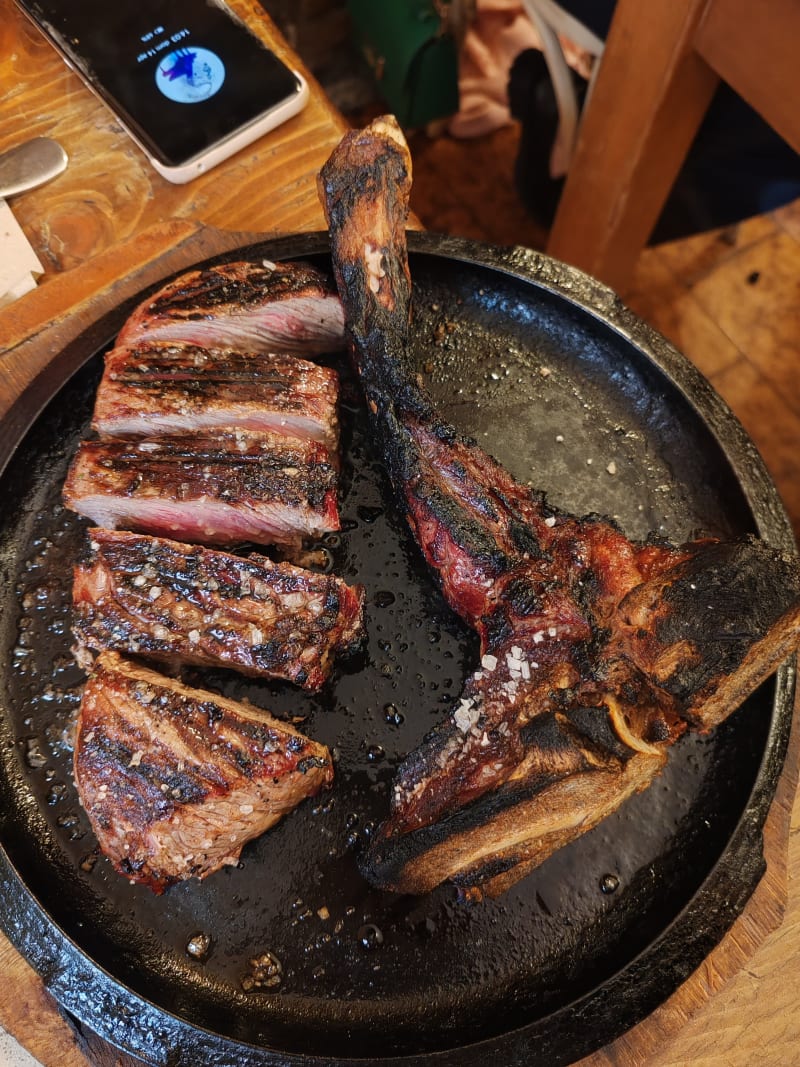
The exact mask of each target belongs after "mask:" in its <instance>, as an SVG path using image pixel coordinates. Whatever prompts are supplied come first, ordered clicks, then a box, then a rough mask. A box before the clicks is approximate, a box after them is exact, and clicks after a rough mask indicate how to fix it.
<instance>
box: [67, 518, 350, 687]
mask: <svg viewBox="0 0 800 1067" xmlns="http://www.w3.org/2000/svg"><path fill="white" fill-rule="evenodd" d="M88 540H89V550H88V553H87V558H86V559H85V560H84V561H82V562H80V563H79V564H78V565H77V566H76V567H75V581H74V584H73V594H72V596H73V612H72V619H73V622H72V629H73V633H74V635H75V638H76V646H75V650H74V651H75V654H76V658H77V659H78V662H79V663H80V664H81V666H83V667H84V668H85V669H86V670H87V671H88V670H91V668H92V664H93V660H94V656H93V653H98V652H102V651H103V650H105V649H112V650H114V651H117V652H125V653H130V654H133V655H138V656H144V657H146V658H148V659H156V660H161V661H165V662H166V663H168V664H170V665H178V664H197V665H201V666H214V667H230V668H233V669H235V670H237V671H240V672H241V673H243V674H247V675H253V676H258V677H268V678H280V679H284V680H286V681H290V682H294V683H295V684H296V685H300V686H303V688H305V689H310V690H314V689H319V688H320V686H321V685H322V684H323V683H324V682H325V680H326V679H327V678H328V676H329V675H330V672H331V669H332V667H333V662H334V657H335V656H338V655H346V654H347V653H348V652H350V651H352V650H354V649H355V648H356V647H357V646H358V645H359V644H360V643H361V641H362V639H363V636H364V629H363V617H362V616H363V607H364V590H363V587H362V586H355V587H351V586H348V585H347V584H346V583H345V582H343V581H342V580H341V579H340V578H337V577H336V576H335V575H332V574H316V573H314V572H312V571H307V570H302V569H301V568H299V567H293V566H292V565H291V564H289V563H273V562H272V561H271V560H268V559H266V558H264V557H263V556H257V557H251V558H249V559H244V558H242V557H240V556H233V555H230V554H229V553H227V552H219V551H215V550H214V549H208V548H201V547H199V546H197V545H187V544H181V543H179V542H177V541H171V540H167V539H165V538H158V537H149V536H147V535H145V534H134V533H127V532H122V531H113V530H103V529H91V530H89V534H88Z"/></svg>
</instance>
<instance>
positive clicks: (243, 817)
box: [74, 652, 333, 893]
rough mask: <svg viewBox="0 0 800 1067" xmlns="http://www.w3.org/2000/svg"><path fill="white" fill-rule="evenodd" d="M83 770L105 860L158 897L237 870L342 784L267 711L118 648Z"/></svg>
mask: <svg viewBox="0 0 800 1067" xmlns="http://www.w3.org/2000/svg"><path fill="white" fill-rule="evenodd" d="M74 772H75V781H76V784H77V787H78V793H79V796H80V799H81V803H82V804H83V806H84V808H85V809H86V812H87V814H88V816H89V820H90V822H91V825H92V829H93V831H94V833H95V835H96V837H97V840H98V843H99V844H100V847H101V849H102V851H103V853H104V854H105V855H106V856H107V857H108V858H109V859H110V860H111V862H112V864H113V865H114V867H115V868H116V869H117V870H118V871H119V872H120V873H121V874H123V875H125V876H126V877H128V878H130V879H131V880H133V881H136V882H141V883H143V884H145V885H147V886H149V887H150V888H151V889H152V890H153V891H154V892H156V893H161V892H163V891H164V890H165V889H166V888H168V887H169V886H170V885H172V884H174V883H175V882H178V881H181V880H184V879H187V878H190V877H198V878H205V877H206V876H207V875H209V874H211V873H213V872H214V871H216V870H218V869H219V868H220V867H221V866H223V865H225V864H233V863H236V862H238V859H239V855H240V853H241V850H242V847H243V846H244V845H245V844H246V843H247V842H248V841H250V840H252V839H253V838H254V837H257V836H259V835H260V834H262V833H263V832H264V831H265V830H267V829H269V828H270V827H271V826H273V825H274V824H275V823H276V822H278V821H279V819H280V818H281V817H282V816H283V815H284V814H286V813H287V812H288V811H290V810H292V809H293V808H294V807H296V805H297V804H298V803H300V801H301V800H303V799H305V798H306V797H308V796H313V795H314V794H315V793H317V792H318V791H319V790H320V789H321V788H323V787H325V786H328V785H330V783H331V781H332V777H333V769H332V763H331V759H330V754H329V752H328V750H327V749H326V748H325V747H324V746H323V745H319V744H317V743H316V742H314V741H311V740H309V739H308V738H306V737H303V735H302V734H300V733H298V731H297V730H295V729H293V728H292V727H291V726H288V725H286V724H285V723H282V722H280V721H279V720H277V719H274V718H272V717H271V716H270V715H269V714H268V713H267V712H264V711H261V710H260V709H258V708H254V707H252V706H249V705H244V704H237V703H236V702H234V701H232V700H228V699H226V698H224V697H219V696H216V695H215V694H213V693H209V692H204V691H202V690H196V689H190V688H189V687H187V686H185V685H182V684H181V683H180V682H178V681H176V680H174V679H168V678H164V677H162V676H161V675H159V674H156V673H155V672H154V671H151V670H149V669H147V668H144V667H139V666H135V665H133V664H132V663H129V662H128V661H126V660H124V659H122V658H121V657H120V656H118V655H117V654H116V653H114V652H104V653H103V654H102V655H101V656H100V657H99V658H98V660H97V663H96V665H95V669H94V671H93V673H92V674H91V676H90V677H89V680H88V682H87V684H86V688H85V691H84V695H83V700H82V702H81V708H80V712H79V716H78V723H77V732H76V743H75V753H74Z"/></svg>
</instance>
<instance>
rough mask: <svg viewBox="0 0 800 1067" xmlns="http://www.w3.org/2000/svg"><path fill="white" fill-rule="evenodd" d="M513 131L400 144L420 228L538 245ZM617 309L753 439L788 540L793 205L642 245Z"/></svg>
mask: <svg viewBox="0 0 800 1067" xmlns="http://www.w3.org/2000/svg"><path fill="white" fill-rule="evenodd" d="M517 137H518V134H517V131H516V130H515V128H513V127H509V128H507V129H505V130H498V131H496V132H495V133H494V134H491V135H489V136H488V137H485V138H481V139H478V140H475V141H454V140H452V139H450V138H448V137H439V138H436V139H435V140H430V139H428V138H426V137H424V136H422V135H418V136H416V137H415V138H413V139H412V145H411V146H412V153H413V158H414V190H413V193H412V207H413V208H414V210H415V211H416V212H417V214H418V216H419V217H420V219H421V221H422V222H423V223H424V224H425V226H427V227H428V228H429V229H432V230H437V231H439V232H444V233H451V234H459V235H461V236H464V237H474V238H478V239H483V240H487V241H493V242H496V243H498V244H525V245H528V246H530V247H534V248H543V247H544V241H545V239H546V234H545V233H544V231H543V230H542V228H541V226H539V225H538V224H537V223H536V222H534V221H533V220H532V219H531V218H530V216H529V214H528V213H527V212H526V210H525V208H524V206H523V204H522V202H521V201H520V199H519V197H518V196H517V194H516V192H515V190H514V183H513V164H514V158H515V154H516V146H517ZM626 302H627V303H628V304H629V305H630V306H631V307H632V308H633V310H634V311H636V312H637V313H638V314H639V315H641V316H642V318H644V319H645V320H646V321H647V322H648V323H650V325H652V326H654V327H655V328H656V329H658V330H660V331H661V333H663V334H664V335H665V336H666V337H667V338H669V340H670V341H672V343H673V344H674V345H675V346H676V347H677V348H679V349H680V350H681V351H682V352H683V353H684V354H685V355H686V356H688V357H689V359H691V360H692V361H693V362H694V363H695V365H696V366H697V367H698V368H699V369H700V370H701V371H702V372H703V374H705V375H706V377H707V378H709V379H710V381H711V382H712V384H713V385H714V387H715V388H716V389H717V391H718V392H719V393H720V394H721V395H722V397H723V398H724V399H725V400H726V401H727V403H728V404H729V405H730V407H731V408H732V409H733V411H734V412H735V413H736V415H737V416H738V417H739V419H740V420H741V422H742V423H743V424H744V426H745V429H746V430H747V431H748V433H749V434H750V436H751V437H752V439H753V440H754V441H755V443H756V445H757V447H758V449H759V450H760V452H761V454H762V456H763V458H764V461H765V463H766V465H767V467H768V469H769V470H770V472H771V474H772V476H773V478H774V479H775V482H776V483H777V485H778V489H779V491H780V493H781V495H782V497H783V500H784V503H785V505H786V507H787V509H788V511H789V514H790V516H791V519H792V523H793V525H794V529H795V533H796V534H797V535H798V536H800V383H799V382H798V379H799V378H800V201H796V202H795V203H793V204H790V205H789V206H787V207H784V208H781V209H780V210H778V211H775V212H773V213H772V214H769V215H762V216H758V217H756V218H753V219H748V220H747V221H745V222H742V223H739V224H737V225H735V226H731V227H727V228H725V229H723V230H715V231H711V232H708V233H704V234H700V235H697V236H694V237H690V238H686V239H683V240H680V241H675V242H672V243H669V244H662V245H659V246H655V247H652V248H648V249H646V250H645V252H644V253H643V254H642V257H641V260H640V262H639V268H638V271H637V275H636V279H635V282H634V288H633V290H632V292H630V293H629V294H628V296H627V299H626Z"/></svg>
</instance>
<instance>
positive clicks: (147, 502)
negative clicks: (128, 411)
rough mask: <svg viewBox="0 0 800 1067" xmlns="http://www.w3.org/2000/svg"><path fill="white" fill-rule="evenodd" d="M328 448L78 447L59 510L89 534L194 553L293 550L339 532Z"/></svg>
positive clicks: (249, 440) (305, 444) (273, 444)
mask: <svg viewBox="0 0 800 1067" xmlns="http://www.w3.org/2000/svg"><path fill="white" fill-rule="evenodd" d="M336 485H337V472H336V469H335V467H334V464H333V463H332V462H331V457H330V453H329V452H328V450H327V448H326V447H325V446H324V445H322V444H320V443H319V442H316V441H298V440H295V439H290V438H283V437H278V436H276V435H274V434H269V433H265V432H263V431H256V430H238V429H233V428H232V427H222V428H220V429H219V430H217V431H213V432H212V431H206V432H204V433H197V434H193V435H188V434H187V435H180V436H178V435H176V436H174V437H158V438H143V439H138V440H131V441H125V440H109V441H84V442H82V443H81V445H80V447H79V449H78V453H77V455H76V457H75V459H74V461H73V463H72V466H71V467H70V470H69V473H68V475H67V480H66V483H65V485H64V501H65V503H66V505H67V507H69V508H71V509H72V510H73V511H77V512H80V514H82V515H86V516H88V517H89V518H90V519H92V521H93V522H95V523H96V524H97V525H98V526H105V527H108V528H110V529H128V530H135V531H140V532H143V533H152V534H156V535H163V536H165V537H174V538H175V539H176V540H181V541H197V542H200V543H201V544H235V543H236V542H241V541H254V542H256V543H257V544H271V543H275V544H296V543H298V542H299V541H300V540H301V539H302V538H303V537H306V536H309V537H314V536H317V535H319V534H321V533H326V532H330V531H332V530H338V529H339V512H338V505H337V501H336Z"/></svg>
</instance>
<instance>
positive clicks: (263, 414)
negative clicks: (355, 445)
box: [92, 341, 339, 451]
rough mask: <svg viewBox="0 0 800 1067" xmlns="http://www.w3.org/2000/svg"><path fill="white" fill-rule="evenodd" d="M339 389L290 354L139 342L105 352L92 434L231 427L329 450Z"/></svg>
mask: <svg viewBox="0 0 800 1067" xmlns="http://www.w3.org/2000/svg"><path fill="white" fill-rule="evenodd" d="M338 388H339V383H338V376H337V374H336V372H335V371H334V370H332V369H330V368H328V367H321V366H319V365H318V364H316V363H310V362H308V360H304V359H300V358H298V357H296V356H290V355H275V354H273V353H258V352H242V351H237V350H235V349H215V348H206V347H203V346H201V345H196V344H194V345H193V344H188V343H185V344H181V343H178V342H173V341H142V342H140V343H138V344H134V345H131V346H127V347H117V348H114V349H112V350H111V351H110V352H109V353H108V354H107V356H106V360H105V371H104V373H103V378H102V380H101V382H100V386H99V388H98V391H97V398H96V401H95V407H94V416H93V419H92V428H93V429H94V430H96V431H97V432H98V433H99V434H101V435H103V436H106V437H123V436H145V437H146V436H152V435H153V434H154V433H156V432H158V433H167V434H169V433H181V432H187V431H202V430H204V429H209V428H213V427H215V426H221V425H222V426H224V425H231V426H237V427H239V428H240V429H261V430H267V431H271V432H273V433H279V434H283V435H286V436H291V437H299V438H301V439H308V440H315V441H321V442H322V443H323V444H325V445H326V446H327V447H328V448H330V449H331V450H332V451H335V449H336V445H337V439H338V419H337V412H336V402H337V398H338Z"/></svg>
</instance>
